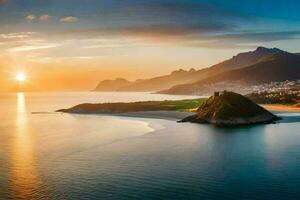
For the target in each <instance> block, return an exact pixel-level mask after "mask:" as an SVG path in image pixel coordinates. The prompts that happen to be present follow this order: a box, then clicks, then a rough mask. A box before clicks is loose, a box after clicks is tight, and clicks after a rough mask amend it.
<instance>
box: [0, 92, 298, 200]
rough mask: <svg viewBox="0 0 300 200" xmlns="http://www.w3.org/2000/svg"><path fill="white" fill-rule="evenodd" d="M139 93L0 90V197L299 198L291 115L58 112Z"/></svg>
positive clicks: (294, 123) (151, 97)
mask: <svg viewBox="0 0 300 200" xmlns="http://www.w3.org/2000/svg"><path fill="white" fill-rule="evenodd" d="M182 98H184V99H185V98H194V97H188V96H167V95H155V94H147V93H92V92H89V93H88V92H87V93H31V94H22V93H19V94H0V105H1V109H0V199H26V200H27V199H53V200H58V199H59V200H60V199H67V200H68V199H149V200H150V199H172V200H174V199H183V200H186V199H216V200H227V199H228V200H235V199H243V200H244V199H262V200H266V199H267V200H268V199H270V200H276V199H280V200H281V199H287V200H289V199H291V200H293V199H300V190H299V188H300V114H298V113H289V114H286V113H285V114H281V115H283V116H284V120H283V121H282V122H280V123H277V124H270V125H258V126H249V127H242V128H234V129H233V128H231V129H230V128H227V129H224V128H223V129H222V128H216V127H214V126H210V125H198V124H189V123H185V124H178V123H176V122H175V121H170V120H161V119H142V118H128V117H116V116H103V115H71V114H58V113H54V112H53V111H54V110H56V109H60V108H66V107H70V106H72V105H75V104H78V103H83V102H120V101H136V100H139V101H141V100H163V99H182Z"/></svg>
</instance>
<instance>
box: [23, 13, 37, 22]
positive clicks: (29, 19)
mask: <svg viewBox="0 0 300 200" xmlns="http://www.w3.org/2000/svg"><path fill="white" fill-rule="evenodd" d="M25 19H26V20H28V21H33V20H35V19H36V16H35V15H31V14H30V15H27V16H26V17H25Z"/></svg>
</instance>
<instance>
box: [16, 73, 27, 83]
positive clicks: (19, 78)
mask: <svg viewBox="0 0 300 200" xmlns="http://www.w3.org/2000/svg"><path fill="white" fill-rule="evenodd" d="M16 80H17V81H19V82H24V81H25V80H26V74H25V73H24V72H19V73H17V75H16Z"/></svg>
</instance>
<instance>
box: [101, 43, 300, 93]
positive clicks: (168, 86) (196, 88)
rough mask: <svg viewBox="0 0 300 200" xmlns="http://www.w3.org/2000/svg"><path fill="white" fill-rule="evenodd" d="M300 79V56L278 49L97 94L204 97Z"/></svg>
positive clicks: (106, 85)
mask: <svg viewBox="0 0 300 200" xmlns="http://www.w3.org/2000/svg"><path fill="white" fill-rule="evenodd" d="M295 79H300V56H299V55H298V54H293V53H289V52H286V51H283V50H280V49H278V48H265V47H258V48H257V49H256V50H254V51H250V52H244V53H240V54H238V55H236V56H233V57H232V58H230V59H228V60H225V61H223V62H221V63H218V64H216V65H213V66H211V67H208V68H204V69H200V70H195V69H190V70H188V71H186V70H182V69H180V70H177V71H174V72H172V73H171V74H169V75H165V76H159V77H154V78H151V79H143V80H136V81H134V82H130V81H127V80H125V79H116V80H105V81H102V82H100V83H99V84H98V86H97V87H96V89H95V91H159V93H167V94H201V91H202V90H203V88H204V87H205V86H206V85H209V84H215V83H220V82H236V83H238V84H240V83H241V84H242V85H245V86H246V85H255V84H261V83H267V82H271V81H284V80H295Z"/></svg>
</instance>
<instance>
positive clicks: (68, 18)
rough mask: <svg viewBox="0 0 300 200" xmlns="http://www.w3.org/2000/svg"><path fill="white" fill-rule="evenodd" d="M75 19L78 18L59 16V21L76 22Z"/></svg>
mask: <svg viewBox="0 0 300 200" xmlns="http://www.w3.org/2000/svg"><path fill="white" fill-rule="evenodd" d="M77 20H78V18H77V17H74V16H68V17H63V18H60V22H67V23H72V22H76V21H77Z"/></svg>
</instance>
